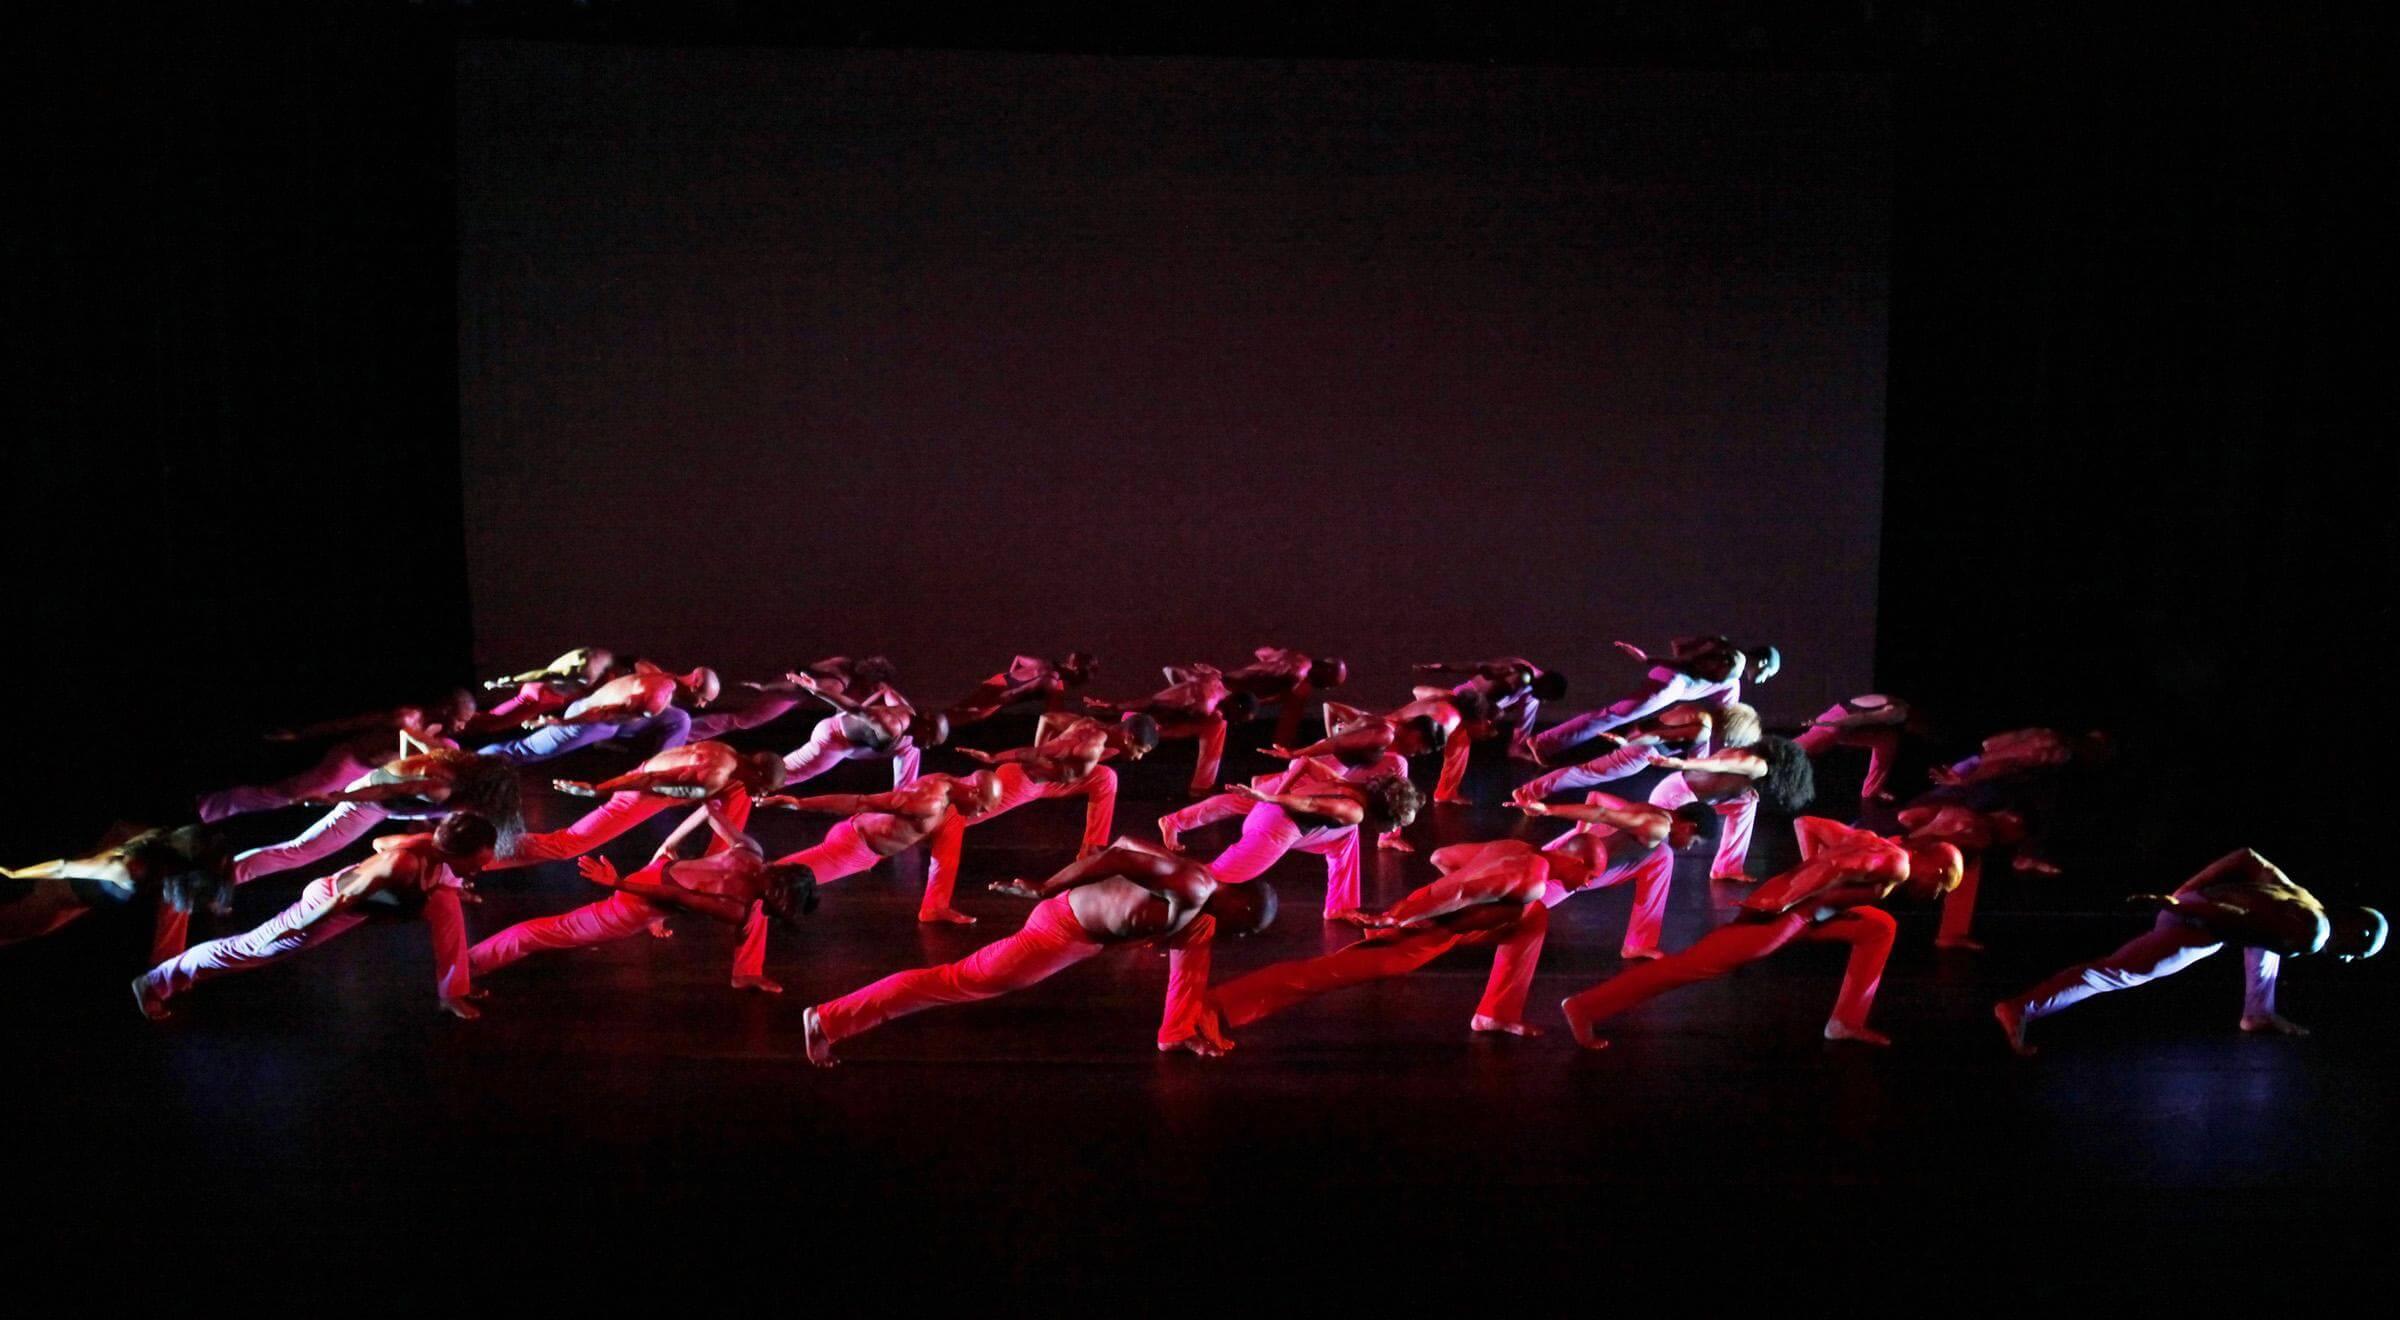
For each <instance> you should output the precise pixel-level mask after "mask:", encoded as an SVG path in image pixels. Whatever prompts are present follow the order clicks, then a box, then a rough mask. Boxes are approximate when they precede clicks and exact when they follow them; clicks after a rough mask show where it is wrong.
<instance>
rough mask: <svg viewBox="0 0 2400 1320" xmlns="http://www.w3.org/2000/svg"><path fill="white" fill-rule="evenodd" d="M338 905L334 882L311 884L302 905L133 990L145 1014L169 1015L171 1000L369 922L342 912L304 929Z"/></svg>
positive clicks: (201, 950) (162, 968) (166, 967)
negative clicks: (313, 918)
mask: <svg viewBox="0 0 2400 1320" xmlns="http://www.w3.org/2000/svg"><path fill="white" fill-rule="evenodd" d="M334 901H335V896H334V887H333V881H332V879H331V878H324V879H318V880H312V881H310V882H309V885H308V888H306V889H304V890H302V891H300V899H299V901H298V902H296V903H293V904H292V905H291V906H290V907H288V908H285V909H284V910H283V911H281V912H278V913H276V914H275V915H274V916H272V917H269V918H268V919H267V920H266V921H265V922H263V923H261V924H260V925H259V926H257V927H256V928H254V929H252V930H249V931H245V932H244V933H242V934H240V935H231V936H227V937H226V938H224V939H221V940H210V941H209V942H208V943H206V944H202V945H199V946H198V947H196V948H191V949H186V950H185V951H184V952H183V953H182V954H181V955H179V956H177V957H176V958H175V959H174V960H172V961H170V962H164V963H161V964H159V965H158V966H156V967H153V968H151V969H150V970H149V971H148V972H147V973H145V974H144V975H143V976H142V977H141V979H140V980H138V981H135V982H134V988H135V990H136V992H137V993H138V994H139V995H140V996H141V1002H142V1011H143V1012H144V1013H146V1014H149V1015H150V1016H152V1017H164V1016H165V1015H166V1009H165V1005H166V1002H167V1000H169V999H171V998H173V997H174V996H176V995H179V994H182V993H183V992H184V991H186V990H189V989H191V988H192V987H193V986H195V985H198V984H200V983H201V982H202V981H210V980H214V979H216V978H217V977H220V976H230V975H232V974H233V973H235V972H248V971H256V970H257V969H258V968H261V967H264V966H266V965H267V964H269V963H272V962H278V961H281V960H282V959H285V958H289V957H291V956H292V955H293V954H295V953H298V952H300V951H301V950H302V949H307V948H312V947H314V946H316V945H319V944H323V943H324V942H326V941H327V940H330V939H333V938H334V937H336V936H338V935H340V934H342V933H343V932H345V931H347V930H349V929H350V928H351V927H353V926H356V925H358V924H359V923H360V922H362V921H365V920H366V917H364V916H363V915H361V914H359V913H357V912H343V913H338V914H336V915H333V916H329V917H319V918H317V919H316V921H315V922H314V923H313V924H311V925H309V926H308V927H307V928H306V929H301V928H300V923H301V922H303V921H307V920H308V919H309V917H310V916H311V915H313V914H314V913H316V912H318V911H321V910H322V909H325V908H329V907H332V906H333V904H334Z"/></svg>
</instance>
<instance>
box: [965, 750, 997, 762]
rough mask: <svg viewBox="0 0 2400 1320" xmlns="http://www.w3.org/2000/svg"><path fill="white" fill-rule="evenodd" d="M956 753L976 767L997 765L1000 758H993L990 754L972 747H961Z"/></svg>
mask: <svg viewBox="0 0 2400 1320" xmlns="http://www.w3.org/2000/svg"><path fill="white" fill-rule="evenodd" d="M958 753H959V755H961V756H964V757H966V758H967V759H968V760H970V761H973V762H974V763H975V764H977V765H998V764H999V763H1000V758H998V757H996V756H993V755H992V754H991V753H990V752H986V751H981V750H979V749H977V748H973V747H961V748H959V749H958Z"/></svg>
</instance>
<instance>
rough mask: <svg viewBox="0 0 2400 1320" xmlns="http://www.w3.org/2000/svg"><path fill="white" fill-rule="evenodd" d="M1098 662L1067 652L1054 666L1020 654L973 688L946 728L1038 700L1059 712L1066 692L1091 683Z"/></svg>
mask: <svg viewBox="0 0 2400 1320" xmlns="http://www.w3.org/2000/svg"><path fill="white" fill-rule="evenodd" d="M1099 672H1100V666H1099V663H1098V662H1097V661H1095V660H1093V659H1092V657H1091V656H1089V655H1087V654H1085V653H1084V652H1082V651H1069V652H1068V653H1067V655H1066V658H1064V659H1062V660H1060V661H1059V662H1058V663H1056V664H1052V663H1051V662H1049V661H1047V660H1044V659H1042V658H1041V657H1040V656H1035V655H1020V656H1018V657H1016V658H1015V659H1013V660H1010V661H1009V662H1008V668H1006V669H1003V670H1001V671H1000V672H999V673H997V674H994V675H992V676H991V677H990V678H987V679H985V680H983V681H982V682H981V683H978V684H976V685H975V690H974V691H972V692H970V693H968V694H967V695H965V696H963V697H961V698H959V699H958V704H956V705H954V706H952V707H951V708H950V710H949V720H950V728H951V729H952V730H953V731H956V730H959V729H963V728H965V727H967V726H968V725H970V724H981V723H982V722H984V721H985V720H988V719H990V718H991V717H993V716H994V715H997V714H999V713H1000V712H1001V711H1002V710H1004V709H1006V708H1008V707H1010V706H1013V705H1015V704H1017V703H1018V702H1020V701H1039V702H1041V703H1042V708H1043V709H1044V710H1051V711H1056V710H1061V709H1064V708H1065V706H1066V701H1067V693H1068V692H1069V691H1070V690H1072V689H1074V688H1079V687H1082V686H1083V685H1084V684H1085V683H1088V682H1090V681H1091V678H1092V675H1094V674H1096V673H1099Z"/></svg>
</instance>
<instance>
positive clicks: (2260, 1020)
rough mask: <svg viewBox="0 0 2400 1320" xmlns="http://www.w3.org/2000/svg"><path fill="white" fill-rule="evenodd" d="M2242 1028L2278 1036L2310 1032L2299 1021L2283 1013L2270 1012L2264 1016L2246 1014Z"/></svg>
mask: <svg viewBox="0 0 2400 1320" xmlns="http://www.w3.org/2000/svg"><path fill="white" fill-rule="evenodd" d="M2242 1030H2244V1031H2248V1032H2268V1033H2271V1034H2273V1035H2277V1036H2305V1035H2307V1034H2308V1028H2306V1027H2304V1026H2301V1025H2300V1024H2299V1023H2297V1022H2294V1021H2292V1020H2291V1019H2290V1018H2287V1017H2285V1016H2283V1015H2282V1014H2281V1013H2269V1014H2267V1015H2266V1016H2264V1017H2249V1016H2244V1017H2243V1018H2242Z"/></svg>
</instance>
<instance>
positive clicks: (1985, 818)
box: [1859, 802, 2025, 952]
mask: <svg viewBox="0 0 2400 1320" xmlns="http://www.w3.org/2000/svg"><path fill="white" fill-rule="evenodd" d="M1859 824H1861V825H1865V826H1868V827H1869V828H1872V829H1874V831H1875V832H1876V833H1878V834H1881V835H1885V836H1886V837H1890V838H1904V839H1911V840H1915V841H1918V842H1936V841H1939V842H1944V843H1948V844H1950V845H1951V846H1953V847H1955V848H1957V849H1958V851H1959V855H1960V856H1961V857H1963V858H1964V859H1965V870H1964V873H1963V874H1962V876H1961V877H1960V879H1959V882H1958V888H1956V889H1953V890H1951V891H1950V894H1949V896H1948V897H1947V898H1944V899H1943V900H1942V919H1941V922H1940V924H1939V925H1937V926H1936V927H1935V929H1934V937H1933V944H1934V947H1935V948H1937V949H1958V950H1964V951H1967V952H1978V951H1980V950H1981V949H1982V948H1983V945H1981V944H1979V943H1977V942H1976V940H1975V938H1974V933H1973V932H1974V926H1975V902H1976V898H1977V896H1978V894H1979V893H1980V891H1981V890H1982V888H1983V858H1984V854H1986V853H1988V852H1990V851H1991V850H1992V849H1994V848H2000V847H2006V846H2008V845H2010V844H2014V843H2016V842H2017V841H2018V840H2020V839H2023V838H2024V837H2025V821H2024V818H2023V817H2021V816H2019V815H2018V814H2017V813H2016V812H2013V811H2007V810H1992V811H1981V810H1977V809H1976V808H1974V807H1969V806H1964V805H1961V804H1959V803H1956V802H1929V803H1911V804H1909V805H1908V806H1905V807H1902V808H1901V809H1900V810H1899V811H1898V812H1892V811H1891V810H1890V809H1889V808H1884V809H1881V810H1878V811H1875V812H1870V813H1869V814H1868V816H1867V817H1865V818H1863V819H1862V820H1861V821H1860V822H1859ZM1887 826H1888V828H1887Z"/></svg>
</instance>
